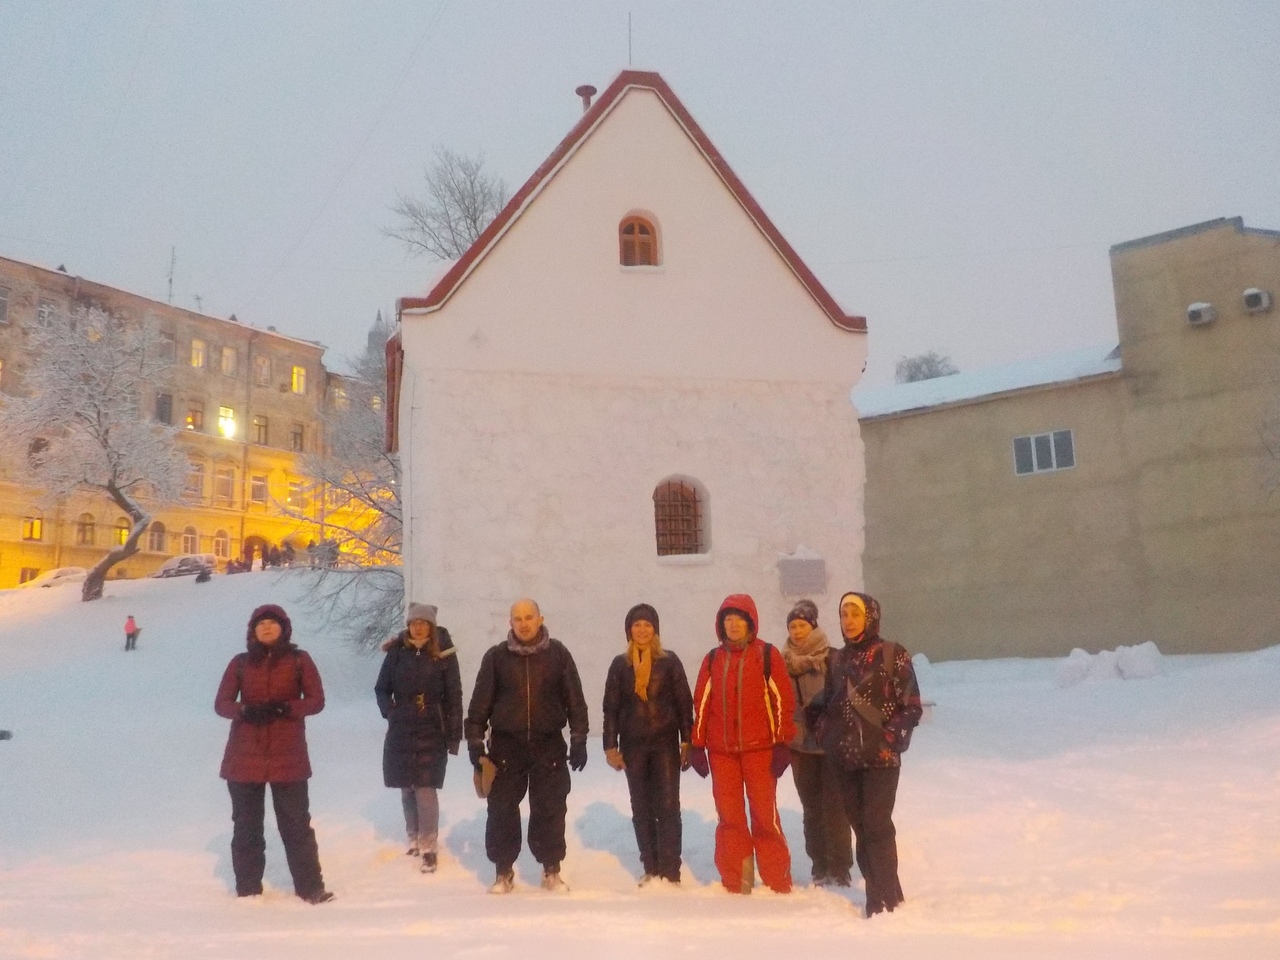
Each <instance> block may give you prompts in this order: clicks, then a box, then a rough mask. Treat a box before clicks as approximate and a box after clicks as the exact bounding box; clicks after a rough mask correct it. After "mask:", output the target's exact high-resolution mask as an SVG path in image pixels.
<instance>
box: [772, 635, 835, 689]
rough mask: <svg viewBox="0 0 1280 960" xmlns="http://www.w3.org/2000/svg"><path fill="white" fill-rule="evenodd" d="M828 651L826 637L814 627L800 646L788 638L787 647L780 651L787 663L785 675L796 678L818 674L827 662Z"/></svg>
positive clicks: (829, 646) (829, 647)
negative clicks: (807, 674)
mask: <svg viewBox="0 0 1280 960" xmlns="http://www.w3.org/2000/svg"><path fill="white" fill-rule="evenodd" d="M830 649H831V645H830V644H829V643H828V642H827V635H826V634H825V633H823V632H822V630H821V629H819V628H818V627H814V628H813V630H812V632H810V634H809V636H808V637H807V638H805V641H804V642H803V643H801V644H797V643H796V642H795V641H794V640H792V639H791V637H790V636H788V637H787V645H786V646H785V647H783V649H782V659H783V660H785V661H786V662H787V673H789V674H791V676H793V677H798V676H800V675H801V674H805V673H814V672H820V671H821V670H822V668H823V666H824V665H825V664H826V662H827V652H828V651H829V650H830Z"/></svg>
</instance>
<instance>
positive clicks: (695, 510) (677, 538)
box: [653, 477, 708, 557]
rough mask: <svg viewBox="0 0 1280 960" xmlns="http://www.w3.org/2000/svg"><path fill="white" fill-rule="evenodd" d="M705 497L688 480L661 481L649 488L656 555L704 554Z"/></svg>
mask: <svg viewBox="0 0 1280 960" xmlns="http://www.w3.org/2000/svg"><path fill="white" fill-rule="evenodd" d="M706 522H707V496H706V493H705V491H703V490H702V489H701V487H700V486H699V485H698V484H696V483H694V482H693V481H691V480H688V479H681V478H678V477H673V478H671V479H667V480H663V481H662V482H661V483H659V484H658V485H657V487H655V488H654V490H653V526H654V535H655V537H656V539H657V546H658V556H660V557H671V556H679V555H682V554H683V555H687V554H697V553H706V552H707V546H708V543H707V541H708V538H707V535H706Z"/></svg>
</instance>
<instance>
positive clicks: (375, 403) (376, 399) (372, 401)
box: [369, 393, 382, 413]
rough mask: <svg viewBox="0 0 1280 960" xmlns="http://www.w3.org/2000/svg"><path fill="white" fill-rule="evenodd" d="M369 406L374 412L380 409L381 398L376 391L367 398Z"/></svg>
mask: <svg viewBox="0 0 1280 960" xmlns="http://www.w3.org/2000/svg"><path fill="white" fill-rule="evenodd" d="M369 407H370V408H371V409H372V410H373V411H374V412H375V413H376V412H377V411H379V410H381V409H382V398H381V397H380V396H378V395H377V394H376V393H375V394H374V395H373V396H372V397H370V398H369Z"/></svg>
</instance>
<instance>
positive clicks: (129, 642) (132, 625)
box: [124, 613, 142, 653]
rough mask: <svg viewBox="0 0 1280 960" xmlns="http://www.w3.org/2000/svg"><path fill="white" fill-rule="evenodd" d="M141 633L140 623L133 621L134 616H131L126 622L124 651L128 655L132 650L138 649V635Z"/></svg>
mask: <svg viewBox="0 0 1280 960" xmlns="http://www.w3.org/2000/svg"><path fill="white" fill-rule="evenodd" d="M141 632H142V630H141V629H140V628H139V627H138V622H137V621H136V620H134V619H133V614H132V613H131V614H129V619H128V620H126V621H125V622H124V649H125V652H126V653H127V652H128V651H130V650H136V649H138V634H140V633H141Z"/></svg>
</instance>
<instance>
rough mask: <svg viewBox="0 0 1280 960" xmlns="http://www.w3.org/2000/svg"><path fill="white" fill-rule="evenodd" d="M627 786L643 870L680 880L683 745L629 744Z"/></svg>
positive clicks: (670, 740)
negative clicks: (681, 763)
mask: <svg viewBox="0 0 1280 960" xmlns="http://www.w3.org/2000/svg"><path fill="white" fill-rule="evenodd" d="M622 759H623V761H624V762H625V763H626V765H627V766H626V774H627V789H628V790H629V791H630V793H631V823H632V825H633V826H634V827H635V830H636V845H637V846H638V847H639V848H640V863H641V864H642V865H643V866H644V872H645V873H648V874H651V875H653V876H655V877H665V878H666V879H668V880H671V881H673V882H675V883H679V882H680V848H681V843H682V840H681V824H680V745H679V744H678V743H676V741H675V739H674V738H668V742H665V743H662V744H653V745H643V746H630V745H629V746H627V747H625V748H623V752H622Z"/></svg>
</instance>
